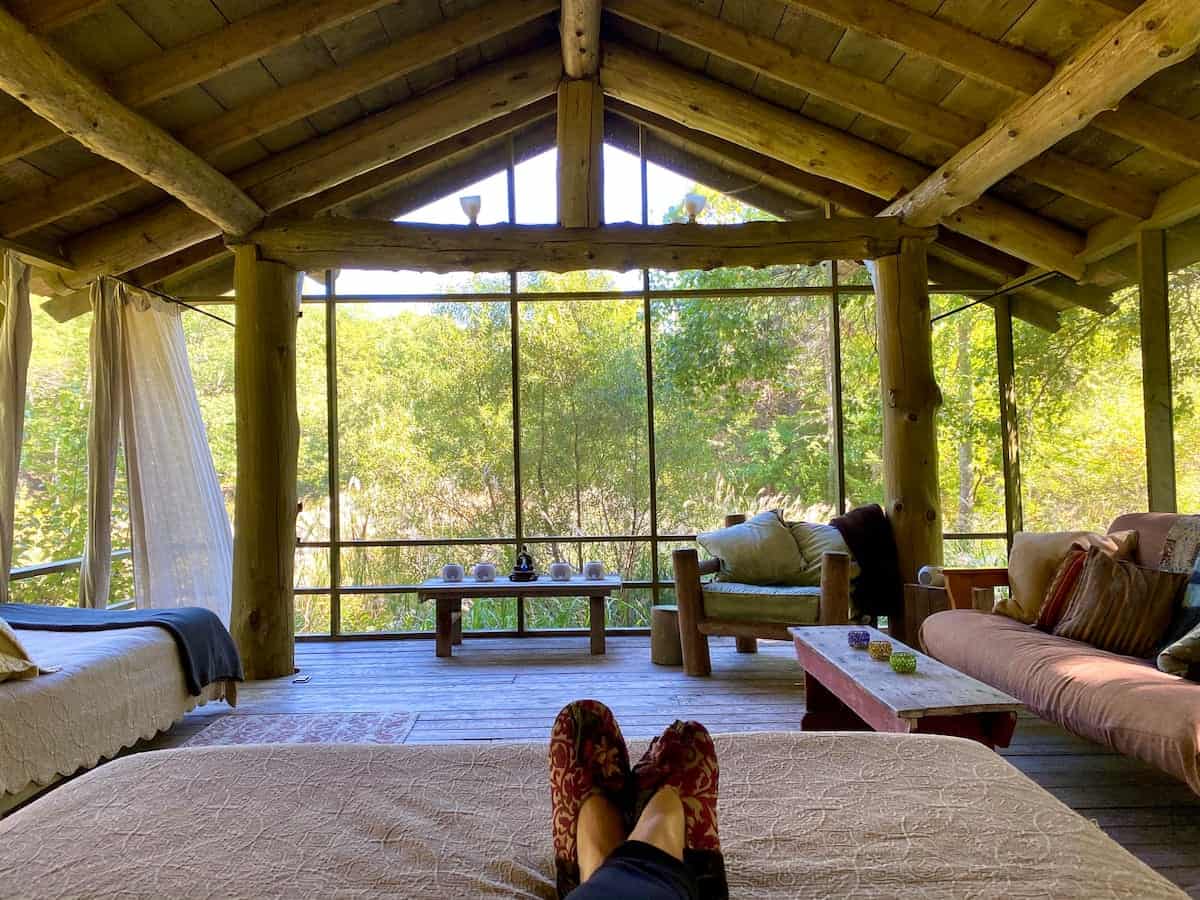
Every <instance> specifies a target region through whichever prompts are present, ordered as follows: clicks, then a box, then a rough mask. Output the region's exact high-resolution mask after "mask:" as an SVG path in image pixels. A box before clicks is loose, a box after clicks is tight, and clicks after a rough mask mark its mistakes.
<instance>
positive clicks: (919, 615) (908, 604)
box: [888, 584, 950, 647]
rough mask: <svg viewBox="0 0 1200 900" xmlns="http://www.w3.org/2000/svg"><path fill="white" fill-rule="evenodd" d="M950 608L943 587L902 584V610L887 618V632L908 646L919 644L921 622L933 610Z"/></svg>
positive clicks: (933, 611) (938, 610) (930, 614)
mask: <svg viewBox="0 0 1200 900" xmlns="http://www.w3.org/2000/svg"><path fill="white" fill-rule="evenodd" d="M949 608H950V595H949V594H948V593H947V592H946V589H945V588H940V587H930V586H929V585H924V584H906V585H905V586H904V610H903V612H902V613H901V614H900V615H898V616H892V617H891V618H889V619H888V632H889V633H890V634H891V635H892V637H895V638H897V639H898V640H900V641H903V642H904V643H905V644H908V645H909V646H910V647H917V646H920V634H921V623H922V622H924V621H925V620H926V619H928V618H929V617H930V616H932V615H933V614H934V613H935V612H941V611H942V610H944V609H949Z"/></svg>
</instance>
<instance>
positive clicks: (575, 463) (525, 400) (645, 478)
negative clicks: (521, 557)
mask: <svg viewBox="0 0 1200 900" xmlns="http://www.w3.org/2000/svg"><path fill="white" fill-rule="evenodd" d="M641 316H642V302H641V301H640V300H597V301H586V302H581V301H576V302H571V301H548V302H529V301H522V302H521V304H520V334H521V345H520V346H521V367H520V398H521V477H522V482H523V483H522V496H523V499H524V507H525V509H524V525H525V533H526V534H528V535H535V536H536V535H606V534H634V535H637V534H647V533H648V532H649V529H650V473H649V454H648V451H647V416H646V377H645V373H646V369H645V351H644V334H643V326H642V319H641Z"/></svg>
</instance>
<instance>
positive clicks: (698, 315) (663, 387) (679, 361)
mask: <svg viewBox="0 0 1200 900" xmlns="http://www.w3.org/2000/svg"><path fill="white" fill-rule="evenodd" d="M652 324H653V329H654V339H653V340H654V394H655V420H656V421H655V433H656V442H657V447H656V449H657V456H658V461H657V464H658V513H659V515H658V519H659V521H658V527H659V531H660V532H661V533H664V534H689V533H694V532H698V531H704V530H707V529H711V528H713V527H717V526H719V525H720V523H721V521H722V519H723V517H724V516H725V515H726V514H727V513H734V512H754V511H757V510H760V509H774V508H779V509H783V510H784V511H785V513H786V514H787V515H788V516H790V517H792V518H796V519H801V518H803V519H809V520H818V521H825V520H827V519H828V518H829V516H830V514H831V511H832V509H833V506H834V503H835V500H836V490H835V479H836V460H835V459H834V458H833V456H832V455H831V452H830V448H831V447H832V446H833V444H832V439H833V414H832V408H831V402H830V378H829V375H830V365H831V350H830V346H831V340H830V334H829V328H830V317H829V302H828V300H827V298H823V297H821V298H812V297H804V298H787V297H769V298H756V299H745V298H738V299H737V300H656V301H654V304H653V316H652Z"/></svg>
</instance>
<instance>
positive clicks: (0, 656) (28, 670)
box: [0, 619, 38, 681]
mask: <svg viewBox="0 0 1200 900" xmlns="http://www.w3.org/2000/svg"><path fill="white" fill-rule="evenodd" d="M37 673H38V667H37V663H35V662H34V661H33V660H32V659H30V658H29V654H28V653H27V652H26V650H25V648H24V647H23V646H21V642H20V641H19V640H17V635H16V632H14V631H13V630H12V628H11V627H10V626H9V624H8V623H7V622H5V621H4V620H3V619H0V681H8V680H9V679H13V680H16V679H19V678H32V677H33V676H34V675H36V674H37Z"/></svg>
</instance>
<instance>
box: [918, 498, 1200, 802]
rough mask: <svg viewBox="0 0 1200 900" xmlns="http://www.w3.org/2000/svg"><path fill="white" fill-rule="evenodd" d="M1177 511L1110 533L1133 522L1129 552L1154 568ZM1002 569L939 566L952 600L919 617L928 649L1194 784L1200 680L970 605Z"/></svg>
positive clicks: (1165, 555)
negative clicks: (1134, 546) (947, 606)
mask: <svg viewBox="0 0 1200 900" xmlns="http://www.w3.org/2000/svg"><path fill="white" fill-rule="evenodd" d="M1178 520H1179V517H1178V516H1175V515H1171V514H1166V513H1138V514H1132V515H1124V516H1121V517H1119V518H1118V519H1117V520H1116V521H1114V522H1113V523H1112V526H1111V527H1110V528H1109V533H1110V534H1113V533H1116V532H1120V531H1127V530H1131V529H1132V530H1135V531H1137V533H1138V540H1137V549H1136V551H1135V555H1134V557H1133V561H1134V562H1135V563H1136V564H1137V565H1140V566H1145V567H1149V568H1160V567H1164V566H1165V561H1166V560H1167V559H1169V557H1170V553H1169V550H1170V548H1169V541H1168V536H1169V534H1170V532H1171V529H1172V526H1173V525H1175V524H1176V522H1177V521H1178ZM1007 574H1008V573H1007V570H1005V569H972V570H959V571H957V572H956V571H954V570H947V576H948V577H947V587H948V588H949V590H950V595H951V596H950V601H951V605H952V607H953V608H952V609H949V610H946V611H944V612H939V613H936V614H934V615H932V616H930V617H929V618H927V619H926V620H925V622H924V623H923V624H922V626H921V645H922V647H923V648H924V649H925V651H926V652H927V653H929V654H930V655H931V656H934V657H936V658H937V659H940V660H941V661H942V662H944V663H946V664H947V665H950V666H953V667H954V668H956V669H958V670H959V671H962V672H965V673H966V674H968V675H971V676H973V677H974V678H978V679H979V680H980V681H984V682H987V683H988V684H990V685H993V686H995V687H997V688H999V689H1000V690H1002V691H1005V692H1006V693H1009V694H1012V695H1013V696H1014V697H1017V698H1018V699H1020V700H1021V701H1022V702H1023V703H1025V705H1026V706H1028V707H1029V709H1030V710H1031V711H1032V712H1034V713H1036V714H1037V715H1039V716H1041V717H1043V718H1045V719H1049V720H1051V721H1053V722H1057V723H1058V724H1059V725H1061V726H1063V727H1064V728H1066V729H1067V730H1068V731H1071V732H1073V733H1074V734H1077V735H1079V736H1081V737H1084V738H1088V739H1090V740H1093V741H1097V742H1099V743H1101V744H1104V745H1106V746H1108V747H1111V748H1113V749H1114V750H1116V751H1118V752H1120V753H1123V754H1126V755H1128V756H1132V757H1135V758H1137V759H1140V760H1143V761H1144V762H1147V763H1149V764H1150V765H1153V766H1155V767H1157V768H1159V769H1162V770H1163V771H1165V772H1167V773H1169V774H1171V775H1174V776H1176V777H1177V778H1180V779H1182V780H1183V781H1185V782H1186V783H1187V784H1188V786H1189V787H1190V788H1191V789H1192V790H1193V791H1195V792H1196V793H1197V794H1200V684H1198V683H1196V682H1194V681H1188V680H1186V679H1184V678H1180V677H1179V676H1177V675H1168V674H1166V673H1165V672H1160V671H1159V670H1158V668H1157V667H1156V666H1155V663H1154V660H1152V659H1136V658H1133V657H1129V656H1120V655H1118V654H1115V653H1109V652H1107V651H1104V650H1098V649H1096V648H1095V647H1092V646H1089V645H1088V644H1083V643H1080V642H1078V641H1073V640H1070V639H1068V638H1064V637H1059V636H1056V635H1053V634H1049V633H1046V632H1044V631H1040V630H1038V629H1037V628H1034V627H1033V626H1032V625H1025V624H1023V623H1021V622H1018V621H1016V620H1015V619H1011V618H1009V617H1007V616H1004V615H1000V614H996V613H988V612H981V611H978V610H976V609H972V608H971V607H972V605H973V593H974V589H975V588H976V587H987V588H991V587H993V586H998V585H1004V584H1007Z"/></svg>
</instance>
